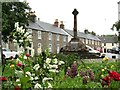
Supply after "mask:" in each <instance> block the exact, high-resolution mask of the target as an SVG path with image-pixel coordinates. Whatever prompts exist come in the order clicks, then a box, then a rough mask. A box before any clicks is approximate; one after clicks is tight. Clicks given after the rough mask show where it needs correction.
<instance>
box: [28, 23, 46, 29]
mask: <svg viewBox="0 0 120 90" xmlns="http://www.w3.org/2000/svg"><path fill="white" fill-rule="evenodd" d="M27 28H30V29H37V30H42V31H44V29H43V28H42V27H41V26H40V25H39V24H37V23H36V22H35V23H33V22H29V26H27Z"/></svg>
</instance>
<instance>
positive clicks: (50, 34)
mask: <svg viewBox="0 0 120 90" xmlns="http://www.w3.org/2000/svg"><path fill="white" fill-rule="evenodd" d="M48 37H49V40H52V33H51V32H49V33H48Z"/></svg>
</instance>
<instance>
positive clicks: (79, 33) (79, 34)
mask: <svg viewBox="0 0 120 90" xmlns="http://www.w3.org/2000/svg"><path fill="white" fill-rule="evenodd" d="M65 31H66V32H67V33H69V34H70V35H71V36H73V31H72V30H68V29H65ZM77 36H78V37H80V38H86V39H92V40H97V41H101V40H100V39H99V38H98V37H97V36H94V35H92V34H85V33H83V32H79V31H78V32H77Z"/></svg>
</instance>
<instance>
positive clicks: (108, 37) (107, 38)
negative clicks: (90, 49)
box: [99, 36, 118, 43]
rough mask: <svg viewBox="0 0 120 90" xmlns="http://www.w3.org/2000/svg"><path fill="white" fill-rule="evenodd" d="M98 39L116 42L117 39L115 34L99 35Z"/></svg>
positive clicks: (105, 41) (104, 41)
mask: <svg viewBox="0 0 120 90" xmlns="http://www.w3.org/2000/svg"><path fill="white" fill-rule="evenodd" d="M99 39H100V40H101V42H103V43H116V42H117V41H118V38H117V36H102V37H101V36H99Z"/></svg>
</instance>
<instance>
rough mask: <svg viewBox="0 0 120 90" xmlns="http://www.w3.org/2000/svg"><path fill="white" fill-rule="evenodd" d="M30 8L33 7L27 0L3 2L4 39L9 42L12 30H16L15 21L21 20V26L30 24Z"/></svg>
mask: <svg viewBox="0 0 120 90" xmlns="http://www.w3.org/2000/svg"><path fill="white" fill-rule="evenodd" d="M30 10H31V8H30V6H29V5H28V3H26V2H3V3H2V35H3V37H2V39H3V40H4V41H6V42H7V40H8V36H9V35H10V32H11V31H12V30H14V24H15V22H20V26H24V27H25V25H28V12H29V11H30ZM6 32H7V33H6ZM11 38H12V37H11Z"/></svg>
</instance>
